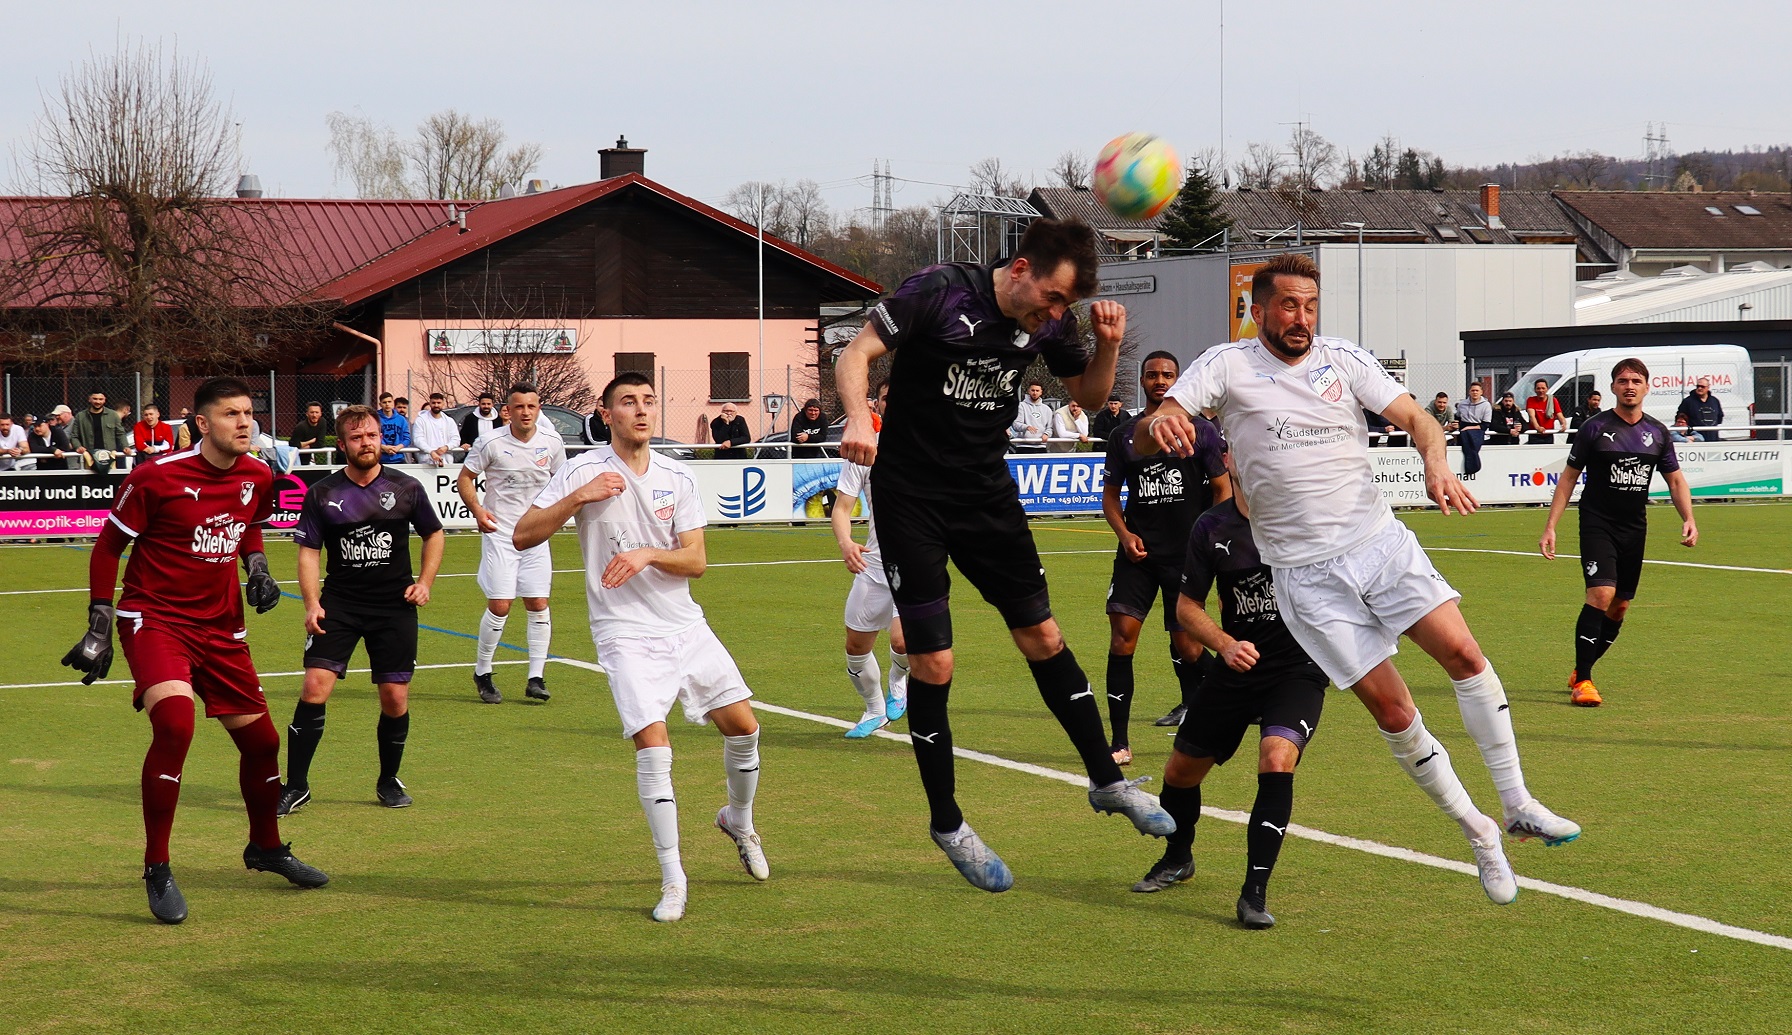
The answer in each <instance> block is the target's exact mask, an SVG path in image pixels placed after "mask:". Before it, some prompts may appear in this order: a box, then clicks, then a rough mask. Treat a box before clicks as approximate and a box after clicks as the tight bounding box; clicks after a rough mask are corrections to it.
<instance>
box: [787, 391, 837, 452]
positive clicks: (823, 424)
mask: <svg viewBox="0 0 1792 1035" xmlns="http://www.w3.org/2000/svg"><path fill="white" fill-rule="evenodd" d="M827 439H828V421H827V418H826V417H823V416H822V415H821V400H820V399H810V400H809V401H808V402H806V403H804V404H803V412H801V413H799V414H797V415H796V419H795V420H793V421H791V422H790V441H791V442H792V443H795V444H796V447H795V448H794V449H792V450H791V451H790V455H791V456H793V457H795V458H797V459H799V460H801V459H805V458H807V459H814V458H816V457H822V456H826V455H827V454H826V453H825V452H823V450H822V448H821V444H822V443H823V442H826V441H827ZM804 443H807V444H806V445H805V444H804Z"/></svg>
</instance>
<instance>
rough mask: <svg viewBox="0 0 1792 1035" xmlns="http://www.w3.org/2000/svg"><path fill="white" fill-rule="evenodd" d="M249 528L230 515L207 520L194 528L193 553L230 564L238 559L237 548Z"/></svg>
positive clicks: (219, 515) (250, 484) (251, 485)
mask: <svg viewBox="0 0 1792 1035" xmlns="http://www.w3.org/2000/svg"><path fill="white" fill-rule="evenodd" d="M246 484H248V485H249V487H250V488H251V489H253V488H254V487H255V486H254V483H252V482H251V483H246ZM248 528H249V526H248V524H247V523H245V522H242V521H235V520H232V518H231V516H230V515H229V514H218V515H215V516H213V517H210V518H207V519H206V520H205V522H204V523H203V524H199V525H195V526H194V527H193V542H192V549H193V552H194V553H196V554H200V555H201V556H204V557H206V558H207V559H209V560H212V561H219V562H223V563H226V564H228V563H230V562H231V561H232V560H234V559H235V558H236V552H237V547H238V546H240V545H241V544H242V541H243V533H244V532H246V531H248Z"/></svg>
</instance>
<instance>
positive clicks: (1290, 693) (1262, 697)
mask: <svg viewBox="0 0 1792 1035" xmlns="http://www.w3.org/2000/svg"><path fill="white" fill-rule="evenodd" d="M1221 665H1222V669H1223V670H1215V672H1214V674H1213V676H1212V677H1211V678H1209V679H1208V680H1207V682H1205V683H1203V684H1201V689H1200V690H1199V691H1198V692H1197V693H1196V694H1195V699H1194V701H1192V702H1190V704H1189V706H1188V714H1187V715H1185V716H1183V719H1182V725H1180V726H1178V727H1177V728H1176V740H1175V745H1176V750H1178V751H1180V752H1182V753H1183V754H1185V755H1188V756H1189V757H1191V758H1211V759H1213V760H1214V764H1215V765H1225V764H1226V760H1227V759H1229V758H1231V757H1232V755H1233V753H1235V752H1236V751H1237V750H1238V745H1239V742H1240V741H1242V740H1244V731H1245V730H1247V729H1249V728H1250V727H1251V725H1252V724H1253V723H1255V724H1258V725H1261V726H1262V727H1263V733H1262V735H1263V736H1265V737H1270V736H1275V737H1283V738H1285V739H1287V740H1291V741H1293V742H1294V746H1295V747H1298V748H1300V749H1301V750H1302V751H1305V750H1306V747H1307V742H1308V741H1309V740H1311V739H1313V734H1315V733H1317V732H1319V712H1320V710H1321V709H1322V708H1324V707H1325V687H1326V684H1327V683H1328V682H1329V680H1327V679H1326V678H1325V673H1324V672H1321V671H1320V670H1319V666H1318V665H1312V664H1308V665H1302V666H1299V667H1297V668H1293V669H1289V670H1287V671H1285V672H1281V673H1277V674H1275V675H1270V674H1268V673H1265V674H1264V675H1262V676H1256V677H1252V678H1251V679H1250V680H1249V681H1248V682H1246V681H1243V680H1236V679H1232V678H1228V674H1230V675H1231V676H1238V675H1239V673H1236V672H1232V670H1231V669H1224V668H1223V665H1224V663H1223V662H1222V663H1221Z"/></svg>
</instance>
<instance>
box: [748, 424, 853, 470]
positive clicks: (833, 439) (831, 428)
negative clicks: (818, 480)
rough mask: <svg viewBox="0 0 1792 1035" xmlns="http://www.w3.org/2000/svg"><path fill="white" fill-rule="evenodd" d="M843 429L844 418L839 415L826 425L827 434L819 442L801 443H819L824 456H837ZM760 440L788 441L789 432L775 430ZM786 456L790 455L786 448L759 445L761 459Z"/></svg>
mask: <svg viewBox="0 0 1792 1035" xmlns="http://www.w3.org/2000/svg"><path fill="white" fill-rule="evenodd" d="M845 430H846V418H845V417H841V418H840V419H839V420H836V421H835V422H834V423H832V424H829V425H828V431H827V434H826V435H825V436H823V437H822V441H821V442H819V443H810V442H805V443H802V444H803V445H804V446H809V445H819V446H820V447H821V451H822V454H823V455H824V456H839V455H840V449H839V444H840V436H841V434H842V433H843V432H844V431H845ZM761 441H764V442H789V441H790V432H788V431H776V432H773V433H772V434H770V435H767V436H765V438H764V439H762V440H761ZM788 456H790V451H789V450H788V449H786V448H782V447H779V446H769V445H768V446H760V447H759V459H761V460H783V459H785V458H787V457H788Z"/></svg>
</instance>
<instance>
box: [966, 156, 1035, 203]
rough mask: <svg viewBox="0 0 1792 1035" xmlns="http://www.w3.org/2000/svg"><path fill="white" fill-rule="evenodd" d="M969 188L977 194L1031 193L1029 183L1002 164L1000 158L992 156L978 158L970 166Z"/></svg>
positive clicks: (1006, 195) (1024, 195) (1023, 194)
mask: <svg viewBox="0 0 1792 1035" xmlns="http://www.w3.org/2000/svg"><path fill="white" fill-rule="evenodd" d="M971 190H972V192H974V193H977V194H993V195H997V196H1001V197H1009V198H1024V197H1026V196H1027V195H1029V194H1031V193H1033V188H1032V186H1031V185H1029V184H1028V183H1027V182H1026V181H1025V180H1023V179H1021V178H1020V177H1019V176H1017V175H1015V173H1014V171H1013V170H1011V169H1009V168H1007V167H1006V166H1004V165H1003V164H1002V160H1001V159H1000V158H993V157H992V158H984V159H980V160H978V161H977V162H976V163H974V164H973V165H972V166H971Z"/></svg>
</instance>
